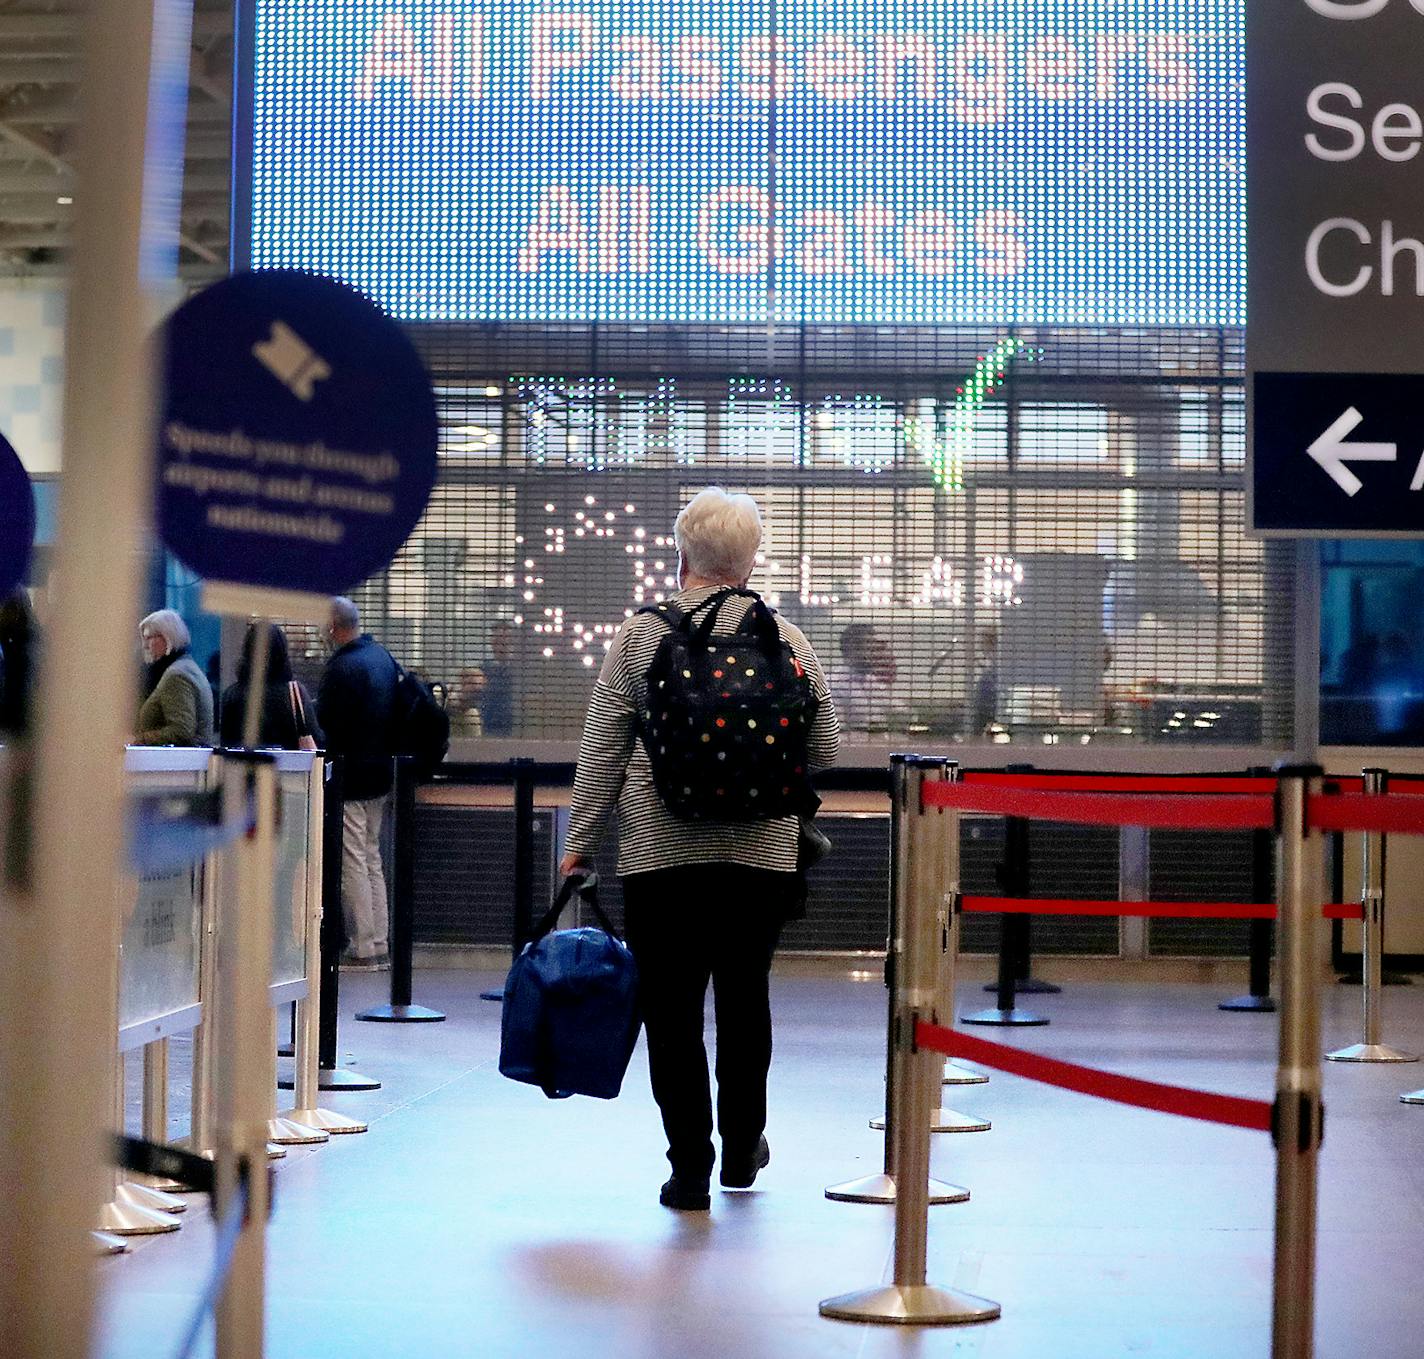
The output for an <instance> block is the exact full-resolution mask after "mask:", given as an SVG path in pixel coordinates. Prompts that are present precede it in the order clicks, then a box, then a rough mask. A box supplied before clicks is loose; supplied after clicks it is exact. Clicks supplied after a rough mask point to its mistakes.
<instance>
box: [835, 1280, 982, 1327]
mask: <svg viewBox="0 0 1424 1359" xmlns="http://www.w3.org/2000/svg"><path fill="white" fill-rule="evenodd" d="M1001 1311H1002V1309H1001V1308H1000V1306H999V1304H998V1303H997V1302H990V1301H989V1299H988V1298H977V1297H975V1296H974V1294H973V1293H960V1292H959V1291H958V1290H956V1289H952V1288H936V1287H935V1286H934V1285H933V1284H884V1285H882V1286H881V1287H880V1288H866V1289H863V1290H862V1291H861V1292H859V1293H844V1294H842V1295H841V1296H840V1297H838V1298H827V1299H826V1300H825V1301H824V1302H823V1303H822V1304H821V1307H820V1312H821V1315H822V1316H823V1317H832V1318H834V1319H835V1320H836V1321H874V1322H881V1323H885V1324H889V1325H900V1326H967V1325H969V1324H970V1323H972V1322H976V1321H995V1320H997V1319H998V1317H999V1314H1000V1312H1001Z"/></svg>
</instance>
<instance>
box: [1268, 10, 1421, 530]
mask: <svg viewBox="0 0 1424 1359" xmlns="http://www.w3.org/2000/svg"><path fill="white" fill-rule="evenodd" d="M1421 52H1424V0H1251V3H1250V4H1248V6H1247V70H1248V81H1247V150H1248V176H1247V216H1248V221H1249V224H1250V232H1249V238H1248V288H1247V341H1246V350H1247V370H1248V375H1247V380H1248V438H1249V447H1250V460H1251V476H1250V487H1251V502H1252V514H1251V522H1252V526H1253V527H1254V528H1255V529H1256V530H1257V531H1258V532H1261V533H1268V534H1299V535H1315V536H1323V537H1336V536H1346V535H1369V534H1398V533H1406V534H1418V535H1421V536H1424V419H1421V418H1420V416H1419V415H1418V414H1417V412H1419V411H1420V410H1421V408H1424V324H1421V322H1424V79H1421V77H1420V53H1421Z"/></svg>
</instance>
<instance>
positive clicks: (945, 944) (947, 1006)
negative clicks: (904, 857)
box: [870, 765, 1007, 1195]
mask: <svg viewBox="0 0 1424 1359" xmlns="http://www.w3.org/2000/svg"><path fill="white" fill-rule="evenodd" d="M958 772H960V771H958V766H957V765H956V766H954V768H953V771H951V782H954V781H957V779H958ZM936 811H938V809H936ZM958 822H960V818H958V815H956V818H954V828H953V831H954V835H958V833H960V826H958ZM941 848H943V849H946V853H943V855H941V856H940V858H938V859H937V860H936V862H937V863H938V865H940V866H941V868H943V869H944V872H946V873H947V872H948V855H947V846H941ZM940 880H941V882H946V883H948V885H950V890H953V893H954V900H956V907H957V903H958V893H960V886H958V846H957V845H956V853H954V882H953V883H950V879H948V878H947V876H941V878H940ZM1005 919H1007V917H1005ZM958 927H960V920H958V909H956V912H954V919H953V923H947V925H946V927H944V932H943V934H941V940H940V944H941V947H940V953H938V963H940V966H938V984H937V991H938V996H940V1011H941V1013H943V1014H953V1013H954V973H956V962H957V959H958V937H960V933H958ZM987 1081H988V1077H987V1076H978V1074H975V1073H973V1071H965V1070H964V1068H963V1067H956V1068H953V1070H951V1067H950V1066H948V1064H946V1066H944V1067H943V1070H941V1073H940V1083H941V1084H943V1085H958V1084H963V1085H981V1084H985V1083H987ZM890 1103H891V1101H890V1094H889V1087H886V1108H887V1110H889V1108H890ZM887 1117H889V1115H886V1117H881V1118H871V1120H870V1127H871V1128H876V1130H877V1131H879V1130H881V1128H884V1127H886V1121H887ZM993 1127H994V1125H993V1124H991V1123H990V1121H988V1120H987V1118H980V1117H978V1115H977V1114H961V1113H960V1111H958V1110H953V1108H946V1107H944V1105H943V1104H940V1107H938V1108H936V1111H934V1115H933V1117H931V1120H930V1131H931V1132H988V1131H990V1130H991V1128H993ZM965 1195H967V1191H965Z"/></svg>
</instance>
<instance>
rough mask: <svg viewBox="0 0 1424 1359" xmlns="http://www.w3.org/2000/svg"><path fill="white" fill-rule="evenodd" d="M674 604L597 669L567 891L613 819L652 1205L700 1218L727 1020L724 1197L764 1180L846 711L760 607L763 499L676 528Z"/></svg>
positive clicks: (715, 503)
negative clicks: (825, 800) (814, 814)
mask: <svg viewBox="0 0 1424 1359" xmlns="http://www.w3.org/2000/svg"><path fill="white" fill-rule="evenodd" d="M674 532H675V537H676V541H677V548H678V582H679V587H680V588H679V590H678V592H677V593H676V594H675V595H673V596H672V598H671V599H669V600H666V601H664V602H663V603H662V604H659V605H656V606H654V607H652V608H650V609H645V610H642V611H640V612H638V613H636V614H634V615H633V617H632V618H630V619H629V620H628V622H627V623H625V624H624V626H623V628H622V629H621V631H620V632H619V634H618V636H617V638H616V640H615V641H614V643H613V646H612V648H611V649H610V651H609V652H608V655H607V656H606V657H605V659H604V664H603V669H602V670H601V672H600V673H599V677H598V683H597V685H596V686H595V688H594V691H593V696H592V699H591V700H590V703H589V712H588V717H587V720H586V722H585V725H584V732H583V741H582V744H581V746H580V748H579V758H578V772H577V774H576V776H575V780H574V792H573V800H572V806H571V809H570V815H569V832H568V838H567V841H566V853H565V855H564V858H563V861H562V863H561V865H560V869H561V871H562V872H563V873H564V874H565V875H569V874H573V873H579V872H586V871H588V869H589V868H590V866H591V864H592V859H593V856H594V855H595V854H596V853H597V852H598V849H599V847H600V845H601V844H602V842H603V838H604V834H605V832H606V830H607V826H608V822H609V819H610V817H611V815H612V812H613V809H614V807H615V805H616V806H617V809H618V816H619V824H618V872H619V874H620V876H621V877H622V880H623V898H624V905H625V909H626V928H627V936H628V944H629V947H630V948H631V949H632V951H633V956H634V958H635V960H636V962H637V965H638V978H639V996H640V1001H641V1004H642V1009H643V1022H644V1025H645V1028H646V1030H647V1035H648V1063H649V1067H650V1072H651V1077H652V1086H653V1096H654V1098H655V1099H656V1100H657V1102H658V1107H659V1109H660V1110H661V1112H662V1117H663V1128H664V1131H665V1132H666V1134H667V1140H668V1152H667V1156H668V1160H669V1162H670V1163H671V1165H672V1177H671V1178H670V1179H669V1180H668V1181H667V1183H666V1184H664V1185H663V1186H662V1189H661V1191H660V1193H659V1201H660V1202H661V1203H663V1204H664V1205H665V1206H666V1207H669V1208H675V1209H682V1210H692V1211H698V1210H706V1209H707V1208H709V1207H710V1206H711V1194H710V1188H709V1182H710V1177H711V1171H712V1165H713V1162H714V1160H715V1152H714V1148H713V1145H712V1130H713V1125H712V1097H711V1087H710V1081H709V1075H708V1069H707V1052H706V1048H705V1047H704V1045H703V1036H702V1012H703V1004H704V1001H705V998H706V994H707V985H708V982H709V980H710V981H711V983H712V987H713V992H714V995H715V998H716V1009H717V1130H718V1132H719V1133H720V1135H721V1140H722V1161H721V1175H720V1178H721V1182H722V1185H723V1186H724V1187H725V1188H729V1189H745V1188H749V1187H750V1186H751V1184H752V1183H753V1181H754V1180H755V1179H756V1177H757V1173H758V1172H759V1171H760V1170H761V1169H762V1168H763V1167H764V1166H765V1165H766V1164H767V1163H768V1162H769V1161H770V1159H771V1151H770V1148H769V1146H768V1143H767V1140H766V1137H765V1135H764V1133H765V1128H766V1081H767V1072H768V1069H769V1067H770V1065H771V1008H770V998H769V979H770V972H771V959H772V954H773V952H774V950H775V948H776V943H777V939H778V937H779V936H780V933H781V928H782V926H783V924H784V923H785V921H786V920H787V919H788V918H790V917H792V916H794V915H795V914H796V913H797V908H798V904H799V899H800V893H799V885H800V884H799V877H798V873H797V867H798V863H797V849H798V841H799V834H800V817H801V816H803V815H809V814H810V813H811V811H813V810H814V807H815V794H814V793H812V791H811V788H810V783H809V775H810V773H811V771H812V770H813V769H815V768H820V767H823V766H826V765H829V764H832V763H834V761H835V758H836V753H837V748H838V744H839V729H838V726H837V721H836V712H835V706H834V704H833V703H832V702H831V697H830V694H829V692H828V690H827V688H826V682H825V679H824V677H823V675H822V672H821V665H820V662H819V661H818V660H817V658H816V654H815V652H814V651H813V650H812V648H811V645H810V643H809V642H807V640H806V638H805V637H804V636H803V635H802V634H801V632H800V630H799V629H798V628H796V627H795V626H794V625H792V624H791V623H788V622H787V621H786V620H785V619H783V618H780V617H778V616H776V615H775V614H773V613H772V612H771V610H770V609H769V608H767V606H766V605H765V603H764V602H763V601H762V600H761V599H760V598H759V597H758V596H757V595H755V594H754V593H752V592H751V591H749V590H747V588H746V586H747V581H748V580H749V578H750V576H751V573H752V567H753V565H754V563H755V560H756V554H757V549H758V547H759V546H760V543H761V536H762V526H761V515H760V513H759V511H758V510H757V506H756V502H755V501H753V500H752V499H751V497H750V496H745V495H728V494H727V493H726V492H724V491H722V490H720V489H719V488H717V487H709V488H708V489H707V490H705V491H703V492H701V493H700V494H699V495H697V496H696V497H695V498H694V499H693V500H692V502H691V503H690V504H689V505H687V506H686V508H684V509H683V511H682V513H681V514H679V515H678V517H677V524H676V527H675V531H674Z"/></svg>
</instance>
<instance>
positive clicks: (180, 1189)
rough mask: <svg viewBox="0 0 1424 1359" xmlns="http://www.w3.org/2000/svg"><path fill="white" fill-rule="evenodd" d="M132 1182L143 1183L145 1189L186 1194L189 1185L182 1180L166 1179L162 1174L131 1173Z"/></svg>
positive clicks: (130, 1181) (130, 1179)
mask: <svg viewBox="0 0 1424 1359" xmlns="http://www.w3.org/2000/svg"><path fill="white" fill-rule="evenodd" d="M128 1182H129V1183H130V1184H137V1185H142V1186H143V1188H145V1189H157V1190H158V1191H159V1192H160V1193H162V1194H186V1193H187V1192H188V1186H187V1185H186V1184H184V1183H183V1181H182V1180H165V1179H164V1178H163V1177H162V1176H161V1175H131V1176H129V1180H128Z"/></svg>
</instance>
